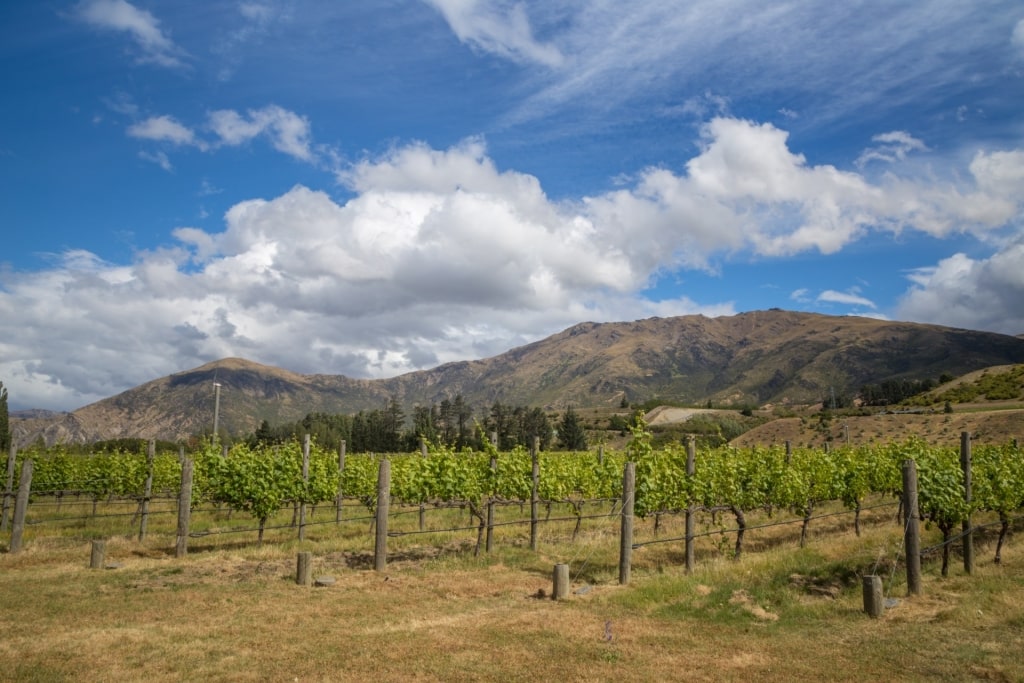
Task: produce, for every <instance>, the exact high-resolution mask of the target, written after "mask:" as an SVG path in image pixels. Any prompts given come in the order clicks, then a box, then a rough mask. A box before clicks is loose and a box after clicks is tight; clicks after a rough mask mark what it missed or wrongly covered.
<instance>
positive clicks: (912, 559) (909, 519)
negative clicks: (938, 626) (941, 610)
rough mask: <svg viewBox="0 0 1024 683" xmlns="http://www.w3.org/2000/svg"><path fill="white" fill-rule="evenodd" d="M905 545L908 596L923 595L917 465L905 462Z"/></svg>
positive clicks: (910, 461)
mask: <svg viewBox="0 0 1024 683" xmlns="http://www.w3.org/2000/svg"><path fill="white" fill-rule="evenodd" d="M903 517H904V532H903V536H904V543H903V547H904V548H905V549H906V553H907V595H919V594H920V593H921V520H920V516H919V512H918V509H917V464H916V463H915V462H914V461H913V460H910V459H908V460H904V461H903Z"/></svg>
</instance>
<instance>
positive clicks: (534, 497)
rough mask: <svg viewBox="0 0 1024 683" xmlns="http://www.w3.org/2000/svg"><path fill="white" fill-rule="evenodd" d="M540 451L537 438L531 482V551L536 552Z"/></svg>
mask: <svg viewBox="0 0 1024 683" xmlns="http://www.w3.org/2000/svg"><path fill="white" fill-rule="evenodd" d="M539 449H540V439H539V438H538V437H536V436H535V437H533V447H532V448H531V449H530V458H531V460H532V461H533V471H532V474H531V480H530V481H531V484H530V550H533V551H536V550H537V548H538V545H539V544H538V542H537V527H538V524H539V522H540V520H539V518H538V510H537V506H538V505H539V504H540V498H539V497H538V493H537V491H538V490H539V488H540V460H539V455H538V453H537V451H538V450H539Z"/></svg>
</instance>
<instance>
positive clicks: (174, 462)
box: [21, 425, 1024, 557]
mask: <svg viewBox="0 0 1024 683" xmlns="http://www.w3.org/2000/svg"><path fill="white" fill-rule="evenodd" d="M21 457H22V458H24V457H32V458H33V459H34V461H35V475H34V482H33V490H34V491H36V492H49V493H53V494H56V495H60V494H61V493H62V492H66V491H75V492H80V493H84V494H87V495H90V496H92V497H93V498H94V499H99V498H102V497H106V496H118V497H138V496H141V495H142V490H143V485H144V481H145V478H146V476H147V462H146V457H145V456H144V455H141V454H131V453H113V454H101V455H95V456H73V455H69V454H67V453H63V452H61V451H60V450H54V451H51V452H48V453H29V454H22V455H21ZM192 457H193V459H194V461H195V476H194V483H193V497H192V500H193V505H199V504H201V503H203V502H210V503H216V504H225V505H227V506H229V507H231V508H232V509H235V510H239V511H244V512H246V513H249V514H250V515H252V516H253V517H254V518H255V519H257V520H259V521H260V524H261V526H262V525H263V523H264V522H265V521H266V519H267V518H268V517H269V516H270V515H271V514H272V513H273V512H275V511H277V510H279V509H280V508H281V507H283V506H284V505H286V504H289V503H307V504H314V505H315V504H318V503H324V502H329V501H334V500H335V499H336V497H337V496H338V495H339V493H340V494H342V495H344V496H346V497H349V498H353V499H358V500H360V501H362V502H363V503H364V504H365V505H366V506H367V508H368V509H370V510H371V511H372V510H373V509H374V507H375V504H376V501H375V498H376V485H377V468H378V464H379V461H380V458H381V457H383V456H371V455H357V456H349V457H348V458H347V459H346V461H345V466H344V469H343V470H342V469H340V468H339V463H338V457H337V454H335V453H333V452H328V451H326V450H324V449H321V448H319V447H318V446H317V445H316V444H315V443H314V444H312V447H311V448H310V451H309V458H308V473H307V476H306V477H303V474H302V472H303V447H302V445H301V444H299V443H298V442H292V443H286V444H282V445H274V446H249V445H246V444H236V445H235V446H234V447H232V448H231V449H230V451H228V452H227V453H226V455H225V454H223V453H222V451H221V450H220V448H219V447H217V446H216V445H214V444H210V445H208V446H207V447H205V448H204V449H202V450H201V451H199V452H198V453H194V454H192ZM388 457H389V459H390V461H391V473H392V486H391V491H392V497H393V499H394V500H396V501H397V502H401V503H409V504H430V503H438V504H440V503H460V504H466V505H468V506H469V507H470V510H471V512H472V513H473V514H474V515H476V516H478V517H479V516H480V515H482V510H483V507H484V505H485V504H486V503H487V502H490V501H527V500H529V499H530V498H531V495H532V476H531V470H532V464H531V455H530V453H529V452H528V451H527V450H526V449H524V448H521V447H519V448H517V449H515V450H513V451H510V452H503V453H499V452H497V451H496V450H495V449H488V450H486V451H484V452H472V451H461V452H457V451H455V450H454V449H451V448H447V447H433V448H431V449H430V451H429V454H428V457H421V456H420V455H419V454H415V455H414V454H407V455H391V456H388ZM538 459H539V472H540V477H539V482H538V497H539V498H540V499H541V500H544V501H559V502H568V503H570V504H573V505H574V507H575V509H576V511H577V515H578V514H579V509H580V505H581V504H582V502H583V501H586V500H592V499H608V498H617V497H619V496H621V492H622V491H621V487H622V482H621V473H622V468H623V464H624V462H625V461H626V460H630V461H633V462H635V463H636V501H635V511H636V514H637V515H639V516H641V517H643V516H647V515H651V514H658V513H664V512H674V511H680V510H685V509H692V508H703V509H707V510H723V511H729V512H731V513H732V514H733V515H734V516H735V517H736V522H737V527H738V528H739V530H740V533H739V534H738V535H737V548H736V551H737V553H739V552H740V550H741V548H742V530H743V529H744V528H745V526H746V522H745V515H746V514H747V513H749V512H751V511H753V510H767V511H769V512H772V511H774V510H789V511H791V512H792V513H793V514H796V515H798V516H801V517H803V518H804V520H805V525H804V531H805V532H806V524H807V522H808V521H809V520H810V518H811V515H812V512H813V511H814V509H815V508H816V507H818V506H819V505H820V504H821V503H823V502H826V501H841V502H842V503H843V504H844V505H845V506H846V507H847V508H848V509H850V510H853V511H857V512H858V513H859V510H860V507H861V505H862V502H863V501H864V499H865V497H866V496H868V495H872V494H882V495H890V496H897V495H898V494H899V492H900V489H901V488H902V483H901V478H900V468H901V463H902V462H903V461H904V460H905V459H913V460H915V461H916V462H917V467H918V477H919V489H920V492H919V505H920V513H921V519H922V520H924V521H926V522H928V523H933V524H935V525H936V526H937V527H938V528H939V529H940V530H942V532H943V534H944V535H945V537H946V538H948V537H949V536H950V534H951V533H952V532H953V529H954V528H955V526H956V525H958V524H959V523H960V522H961V521H962V520H964V519H965V518H966V517H967V515H969V514H971V513H972V512H975V511H990V512H993V513H996V514H997V515H998V516H999V518H1000V520H1001V521H1002V524H1003V536H1005V533H1006V531H1007V529H1008V527H1009V521H1010V518H1011V515H1012V513H1013V512H1014V511H1016V510H1018V509H1020V508H1022V507H1024V457H1022V453H1021V451H1020V449H1019V448H1017V447H1016V446H1009V445H1007V446H976V447H975V449H974V476H973V480H974V492H973V494H974V495H973V498H972V500H971V502H970V503H968V502H967V501H965V500H964V496H963V475H962V472H961V470H960V464H959V451H958V450H957V449H956V448H944V447H934V446H929V445H927V444H925V443H924V442H922V441H920V440H917V439H910V440H907V441H904V442H901V443H895V444H890V445H886V446H863V447H856V448H837V449H834V450H831V451H820V450H812V449H806V448H804V449H800V448H798V449H792V450H791V449H787V448H785V447H782V446H778V447H767V448H766V447H760V448H753V449H742V450H740V449H734V448H729V447H720V448H715V449H710V450H701V451H699V452H698V453H697V454H696V461H695V473H694V474H693V475H692V476H687V474H686V459H687V451H686V448H685V447H683V446H681V445H668V446H665V447H662V448H653V447H651V445H650V434H649V433H648V432H646V430H645V429H644V427H643V425H641V426H639V427H637V428H636V429H635V431H634V438H633V440H632V441H631V442H630V443H629V444H628V446H627V448H626V449H625V450H624V451H620V452H606V453H604V454H603V457H601V458H599V457H598V456H597V455H596V454H594V453H590V452H579V453H559V452H544V453H540V454H539V455H538ZM492 460H493V461H494V465H493V467H492V465H491V462H492ZM153 464H154V485H153V491H154V495H160V494H161V493H164V494H167V495H173V494H174V493H176V491H177V488H178V485H179V480H180V472H181V466H180V463H179V461H178V458H177V457H176V456H173V455H158V456H156V458H155V459H154V463H153ZM858 528H859V527H858ZM1001 544H1002V536H1001V538H1000V546H1001ZM997 557H998V555H997Z"/></svg>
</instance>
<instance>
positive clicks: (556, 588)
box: [551, 564, 569, 600]
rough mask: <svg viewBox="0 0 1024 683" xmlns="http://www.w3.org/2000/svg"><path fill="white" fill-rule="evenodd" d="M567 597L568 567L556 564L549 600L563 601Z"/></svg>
mask: <svg viewBox="0 0 1024 683" xmlns="http://www.w3.org/2000/svg"><path fill="white" fill-rule="evenodd" d="M567 597H569V565H567V564H556V565H555V570H554V572H553V575H552V586H551V599H552V600H565V599H566V598H567Z"/></svg>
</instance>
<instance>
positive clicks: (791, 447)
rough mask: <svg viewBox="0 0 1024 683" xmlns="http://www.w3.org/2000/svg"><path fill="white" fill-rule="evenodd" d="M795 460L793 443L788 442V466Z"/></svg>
mask: <svg viewBox="0 0 1024 683" xmlns="http://www.w3.org/2000/svg"><path fill="white" fill-rule="evenodd" d="M792 460H793V442H792V441H786V464H787V465H788V464H789V463H790V462H791V461H792Z"/></svg>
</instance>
